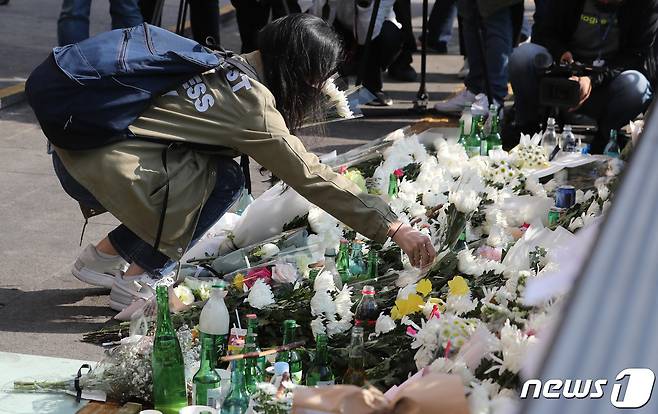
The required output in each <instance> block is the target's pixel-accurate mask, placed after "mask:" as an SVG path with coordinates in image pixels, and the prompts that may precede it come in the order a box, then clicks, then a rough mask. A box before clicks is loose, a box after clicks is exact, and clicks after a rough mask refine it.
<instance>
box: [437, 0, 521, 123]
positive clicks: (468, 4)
mask: <svg viewBox="0 0 658 414" xmlns="http://www.w3.org/2000/svg"><path fill="white" fill-rule="evenodd" d="M458 5H459V13H460V15H461V16H462V22H463V23H464V43H465V46H466V53H467V55H468V62H469V73H468V75H467V76H466V79H465V80H464V85H465V86H466V90H465V91H462V92H460V93H459V94H457V95H455V96H454V97H452V98H450V99H448V100H446V101H442V102H439V103H437V104H436V105H435V109H436V110H437V111H439V112H442V113H459V112H461V111H462V109H463V107H464V106H465V105H468V104H469V102H473V103H476V104H477V106H478V108H477V109H478V111H481V112H483V113H486V112H487V110H488V104H489V103H488V100H486V99H484V97H478V98H476V96H477V95H479V94H483V93H485V92H486V90H485V79H484V76H485V74H484V62H483V56H482V50H481V49H480V42H481V41H482V42H483V43H482V48H483V49H484V54H485V56H484V58H485V59H486V64H487V75H488V79H489V84H490V86H491V93H492V97H493V99H494V101H495V102H496V104H498V105H499V107H500V106H502V103H503V99H504V98H505V96H507V79H508V75H507V66H508V63H509V56H510V55H511V53H512V45H513V39H512V36H513V28H512V15H511V12H510V9H509V8H507V7H505V8H502V9H500V10H498V11H496V12H495V13H493V14H492V15H490V16H487V17H486V18H481V17H480V14H479V11H478V9H477V2H476V1H475V0H459V3H458ZM480 25H482V31H483V33H482V38H480V33H479V31H478V28H479V27H480ZM476 99H477V102H476Z"/></svg>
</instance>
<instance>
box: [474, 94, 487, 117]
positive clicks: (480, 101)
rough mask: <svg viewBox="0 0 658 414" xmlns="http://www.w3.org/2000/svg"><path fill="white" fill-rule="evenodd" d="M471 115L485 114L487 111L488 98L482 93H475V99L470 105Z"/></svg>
mask: <svg viewBox="0 0 658 414" xmlns="http://www.w3.org/2000/svg"><path fill="white" fill-rule="evenodd" d="M471 113H472V114H473V115H480V116H486V115H487V114H488V113H489V98H487V95H485V94H483V93H478V94H477V95H475V100H474V101H473V104H472V105H471Z"/></svg>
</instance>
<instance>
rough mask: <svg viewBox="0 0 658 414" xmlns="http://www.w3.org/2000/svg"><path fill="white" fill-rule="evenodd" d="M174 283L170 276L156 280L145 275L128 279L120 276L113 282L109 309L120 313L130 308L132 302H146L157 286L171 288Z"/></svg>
mask: <svg viewBox="0 0 658 414" xmlns="http://www.w3.org/2000/svg"><path fill="white" fill-rule="evenodd" d="M175 283H176V281H175V280H174V278H172V277H170V276H167V277H163V278H161V279H156V278H154V277H152V276H150V275H148V274H146V273H142V274H141V275H139V276H128V277H126V276H125V275H121V276H119V277H117V278H116V279H115V280H114V285H112V290H111V291H110V308H112V309H114V310H115V311H118V312H121V311H122V310H124V309H125V308H127V307H128V306H130V304H131V303H133V301H134V300H137V299H145V300H148V299H149V298H151V297H153V296H154V295H155V288H156V287H157V286H159V285H165V286H173V285H174V284H175Z"/></svg>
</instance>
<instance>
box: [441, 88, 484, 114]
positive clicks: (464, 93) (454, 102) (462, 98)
mask: <svg viewBox="0 0 658 414" xmlns="http://www.w3.org/2000/svg"><path fill="white" fill-rule="evenodd" d="M474 101H475V94H474V93H473V92H471V91H469V90H468V89H466V88H464V89H462V90H461V91H460V92H458V93H457V94H456V95H454V96H452V97H450V98H448V99H446V100H443V101H439V102H437V103H436V104H435V105H434V109H436V111H437V112H441V113H444V114H461V113H462V111H463V110H464V106H467V105H471V104H472V103H473V102H474Z"/></svg>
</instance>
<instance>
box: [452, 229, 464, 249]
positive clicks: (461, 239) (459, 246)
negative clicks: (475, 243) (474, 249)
mask: <svg viewBox="0 0 658 414" xmlns="http://www.w3.org/2000/svg"><path fill="white" fill-rule="evenodd" d="M466 248H468V244H467V243H466V230H464V231H462V232H461V233H459V238H458V239H457V243H455V247H454V248H453V251H455V252H459V251H462V250H464V249H466Z"/></svg>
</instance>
